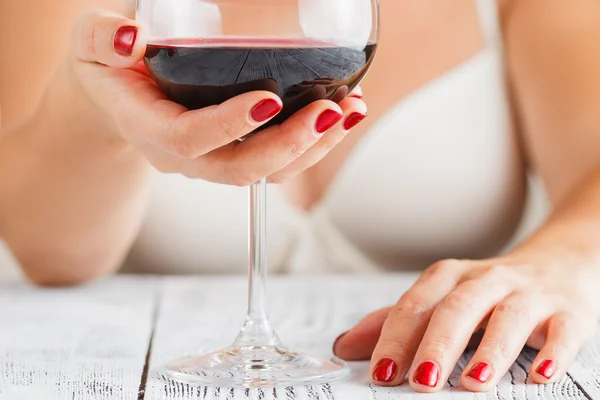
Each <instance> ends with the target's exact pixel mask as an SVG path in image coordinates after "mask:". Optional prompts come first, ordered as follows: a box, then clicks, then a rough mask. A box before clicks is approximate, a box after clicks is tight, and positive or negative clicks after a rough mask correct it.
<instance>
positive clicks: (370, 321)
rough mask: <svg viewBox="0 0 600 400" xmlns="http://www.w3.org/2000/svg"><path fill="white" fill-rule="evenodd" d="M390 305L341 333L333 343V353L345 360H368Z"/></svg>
mask: <svg viewBox="0 0 600 400" xmlns="http://www.w3.org/2000/svg"><path fill="white" fill-rule="evenodd" d="M391 309H392V308H391V307H387V308H383V309H381V310H378V311H375V312H374V313H371V314H369V315H367V316H366V317H365V318H364V319H363V320H362V321H360V322H359V323H358V324H356V325H355V326H354V327H353V328H352V329H350V330H349V331H348V332H346V333H344V334H342V335H341V336H340V337H339V338H337V340H336V341H335V343H334V345H333V353H334V354H335V355H336V356H338V357H340V358H341V359H343V360H346V361H359V360H368V359H369V358H371V354H372V353H373V349H374V348H375V345H377V341H378V340H379V336H381V328H382V327H383V323H384V322H385V320H386V319H387V318H388V315H389V313H390V311H391Z"/></svg>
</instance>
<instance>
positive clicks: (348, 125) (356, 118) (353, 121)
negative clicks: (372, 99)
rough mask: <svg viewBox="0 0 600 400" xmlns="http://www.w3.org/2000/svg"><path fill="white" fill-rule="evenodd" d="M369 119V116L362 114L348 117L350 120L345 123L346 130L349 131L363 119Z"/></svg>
mask: <svg viewBox="0 0 600 400" xmlns="http://www.w3.org/2000/svg"><path fill="white" fill-rule="evenodd" d="M365 118H367V114H361V113H359V112H355V113H352V114H350V115H348V118H346V120H345V121H344V130H345V131H349V130H350V129H352V128H354V127H355V126H356V125H358V124H359V123H360V121H362V120H363V119H365Z"/></svg>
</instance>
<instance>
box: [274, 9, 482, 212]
mask: <svg viewBox="0 0 600 400" xmlns="http://www.w3.org/2000/svg"><path fill="white" fill-rule="evenodd" d="M484 47H485V39H484V35H483V32H482V29H481V26H480V23H479V19H478V10H477V6H476V3H475V1H474V0H452V1H449V2H444V3H439V2H437V1H434V0H424V1H421V2H415V1H396V0H382V1H381V30H380V41H379V44H378V50H377V56H376V60H375V62H374V64H373V65H372V67H371V70H370V72H369V74H368V75H367V78H366V79H365V80H364V81H363V82H362V84H361V87H362V89H363V92H364V94H365V101H366V102H367V105H368V107H369V116H368V118H367V119H365V120H364V121H363V122H362V123H361V124H360V125H359V126H358V127H357V128H355V129H354V130H353V131H352V132H351V134H349V135H348V136H347V137H346V138H345V139H344V141H343V142H342V143H341V144H340V145H338V146H337V147H336V148H335V149H333V150H332V151H331V152H330V153H329V154H328V155H327V156H326V157H325V158H324V159H323V160H321V161H320V162H319V163H318V164H317V165H316V166H314V167H313V168H311V169H309V170H307V171H306V172H305V173H303V174H302V176H300V177H299V178H298V179H296V180H294V181H292V182H289V183H288V184H286V187H285V188H284V190H285V191H286V193H287V194H288V200H289V201H290V202H291V203H292V204H293V205H295V206H296V207H298V208H301V209H310V208H311V207H312V206H314V205H315V204H316V203H318V202H319V200H320V199H322V198H323V197H324V196H325V195H326V193H327V192H328V190H329V187H330V186H331V184H332V182H333V181H334V180H335V178H336V176H337V175H338V173H339V171H340V170H341V169H342V167H343V164H344V162H345V161H346V160H347V159H348V158H349V157H350V155H351V154H352V152H353V151H354V149H355V147H356V146H357V144H358V143H359V142H360V141H361V140H362V139H363V138H364V137H365V136H366V135H367V134H368V132H371V131H372V128H373V126H374V125H376V124H378V122H380V120H381V119H382V118H383V117H384V116H385V115H386V114H387V113H388V112H390V110H392V109H393V108H394V107H395V106H397V105H398V104H399V103H401V102H402V101H403V100H404V99H406V98H407V97H408V96H410V95H411V94H412V93H414V92H416V91H418V90H419V89H420V88H422V87H423V86H425V85H428V84H429V83H431V82H432V81H435V80H436V79H437V78H438V77H440V76H441V75H443V74H444V73H446V72H447V71H449V70H452V69H453V68H455V67H456V66H457V65H459V64H461V63H462V62H464V61H465V60H467V59H469V58H471V57H473V56H474V55H475V54H477V53H478V52H480V51H481V50H482V49H483V48H484Z"/></svg>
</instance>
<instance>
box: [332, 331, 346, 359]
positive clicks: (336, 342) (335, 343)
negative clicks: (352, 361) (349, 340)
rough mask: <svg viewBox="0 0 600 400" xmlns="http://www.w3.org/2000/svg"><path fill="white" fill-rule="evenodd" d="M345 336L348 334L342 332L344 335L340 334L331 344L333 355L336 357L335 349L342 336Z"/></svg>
mask: <svg viewBox="0 0 600 400" xmlns="http://www.w3.org/2000/svg"><path fill="white" fill-rule="evenodd" d="M347 334H348V332H344V333H342V334H341V335H340V336H338V337H337V339H335V342H333V354H336V355H337V353H336V351H335V347H336V346H337V344H338V342H339V341H340V340H342V338H343V337H344V336H346V335H347Z"/></svg>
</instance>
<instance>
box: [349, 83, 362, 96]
mask: <svg viewBox="0 0 600 400" xmlns="http://www.w3.org/2000/svg"><path fill="white" fill-rule="evenodd" d="M363 96H364V93H363V90H362V88H361V87H360V86H357V87H355V88H354V90H353V91H352V92H350V94H349V95H348V97H355V98H357V99H362V98H363Z"/></svg>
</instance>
